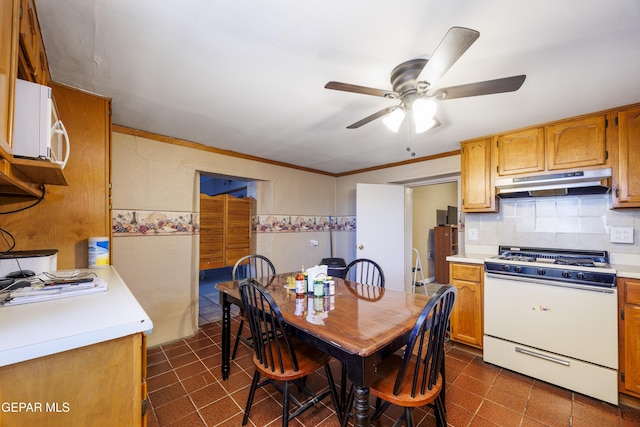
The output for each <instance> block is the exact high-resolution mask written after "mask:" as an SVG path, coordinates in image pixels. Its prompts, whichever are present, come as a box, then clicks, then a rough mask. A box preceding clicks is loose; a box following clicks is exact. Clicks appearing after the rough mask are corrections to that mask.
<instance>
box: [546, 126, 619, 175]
mask: <svg viewBox="0 0 640 427" xmlns="http://www.w3.org/2000/svg"><path fill="white" fill-rule="evenodd" d="M605 119H606V116H605V115H604V114H602V115H597V116H591V117H585V118H582V119H575V120H567V121H564V122H560V123H557V124H555V125H550V126H547V127H546V133H547V169H548V170H550V171H552V170H561V169H572V168H582V167H591V166H605V165H607V164H608V162H607V150H606V144H605V122H606V120H605Z"/></svg>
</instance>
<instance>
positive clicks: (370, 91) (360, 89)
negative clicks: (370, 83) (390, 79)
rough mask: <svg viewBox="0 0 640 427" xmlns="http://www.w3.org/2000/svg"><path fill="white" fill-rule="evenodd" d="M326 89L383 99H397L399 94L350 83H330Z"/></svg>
mask: <svg viewBox="0 0 640 427" xmlns="http://www.w3.org/2000/svg"><path fill="white" fill-rule="evenodd" d="M324 87H325V89H334V90H342V91H344V92H353V93H362V94H365V95H372V96H382V97H383V98H397V97H398V94H397V93H395V92H392V91H389V90H382V89H376V88H372V87H366V86H358V85H352V84H349V83H340V82H329V83H327V84H326V85H324Z"/></svg>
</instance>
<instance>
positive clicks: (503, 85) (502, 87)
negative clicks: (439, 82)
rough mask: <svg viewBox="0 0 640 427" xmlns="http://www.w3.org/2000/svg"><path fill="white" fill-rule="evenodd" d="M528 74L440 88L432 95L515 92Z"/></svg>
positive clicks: (442, 96)
mask: <svg viewBox="0 0 640 427" xmlns="http://www.w3.org/2000/svg"><path fill="white" fill-rule="evenodd" d="M526 77H527V76H526V75H524V74H521V75H519V76H511V77H505V78H502V79H495V80H486V81H484V82H477V83H469V84H466V85H459V86H450V87H445V88H442V89H438V90H436V91H435V92H433V94H431V95H430V96H435V97H437V98H440V99H443V100H446V99H455V98H466V97H469V96H480V95H490V94H492V93H504V92H514V91H516V90H518V89H520V86H522V83H524V79H525V78H526Z"/></svg>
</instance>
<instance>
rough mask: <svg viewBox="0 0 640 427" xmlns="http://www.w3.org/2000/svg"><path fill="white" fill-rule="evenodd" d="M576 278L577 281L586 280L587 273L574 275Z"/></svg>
mask: <svg viewBox="0 0 640 427" xmlns="http://www.w3.org/2000/svg"><path fill="white" fill-rule="evenodd" d="M576 277H577V278H578V280H587V273H583V272H579V273H578V274H576Z"/></svg>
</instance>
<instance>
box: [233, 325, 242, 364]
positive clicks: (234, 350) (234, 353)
mask: <svg viewBox="0 0 640 427" xmlns="http://www.w3.org/2000/svg"><path fill="white" fill-rule="evenodd" d="M243 326H244V319H240V326H238V333H237V334H236V343H235V344H234V345H233V353H231V360H234V359H235V358H236V352H237V351H238V344H240V335H242V328H243Z"/></svg>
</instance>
